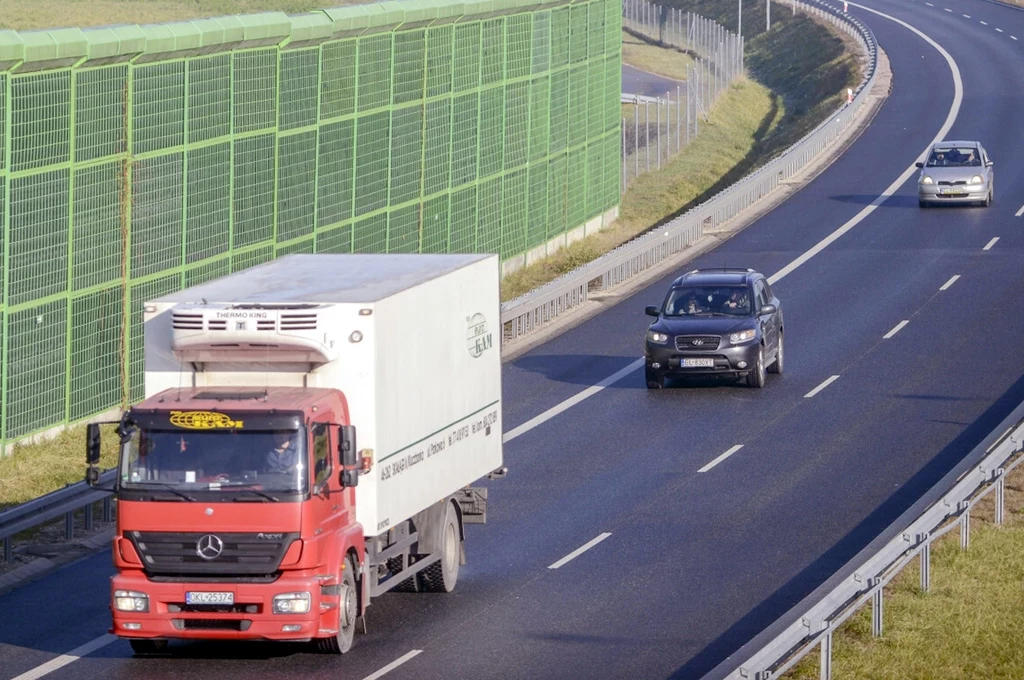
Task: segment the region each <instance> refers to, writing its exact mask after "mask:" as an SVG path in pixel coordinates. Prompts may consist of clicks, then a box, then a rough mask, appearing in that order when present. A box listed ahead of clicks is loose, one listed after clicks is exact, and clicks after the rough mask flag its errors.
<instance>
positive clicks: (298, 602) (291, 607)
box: [274, 593, 310, 614]
mask: <svg viewBox="0 0 1024 680" xmlns="http://www.w3.org/2000/svg"><path fill="white" fill-rule="evenodd" d="M309 603H310V597H309V593H281V594H280V595H275V596H274V613H275V614H305V613H307V612H308V611H309Z"/></svg>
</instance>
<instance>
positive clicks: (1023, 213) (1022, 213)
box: [1014, 205, 1024, 217]
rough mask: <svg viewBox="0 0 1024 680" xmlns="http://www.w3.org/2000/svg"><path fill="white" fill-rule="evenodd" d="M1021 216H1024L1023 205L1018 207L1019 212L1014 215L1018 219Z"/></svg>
mask: <svg viewBox="0 0 1024 680" xmlns="http://www.w3.org/2000/svg"><path fill="white" fill-rule="evenodd" d="M1021 215H1024V205H1022V206H1021V207H1020V210H1018V211H1017V214H1016V215H1014V217H1020V216H1021Z"/></svg>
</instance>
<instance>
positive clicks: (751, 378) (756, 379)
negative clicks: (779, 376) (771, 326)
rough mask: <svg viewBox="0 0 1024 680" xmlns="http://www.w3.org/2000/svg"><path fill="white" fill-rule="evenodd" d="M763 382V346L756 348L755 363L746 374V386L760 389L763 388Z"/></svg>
mask: <svg viewBox="0 0 1024 680" xmlns="http://www.w3.org/2000/svg"><path fill="white" fill-rule="evenodd" d="M764 381H765V374H764V346H763V345H762V346H760V347H758V348H757V363H756V364H754V368H753V370H751V371H750V373H748V374H747V384H748V385H750V386H751V387H757V388H758V389H760V388H762V387H764Z"/></svg>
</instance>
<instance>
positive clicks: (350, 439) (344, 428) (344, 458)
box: [338, 425, 359, 487]
mask: <svg viewBox="0 0 1024 680" xmlns="http://www.w3.org/2000/svg"><path fill="white" fill-rule="evenodd" d="M338 458H339V459H340V462H341V467H342V468H352V467H355V466H356V465H359V454H358V451H357V450H356V428H355V427H354V426H352V425H339V426H338ZM338 482H339V483H340V484H341V486H342V487H350V486H356V485H358V484H359V471H358V470H346V469H342V471H341V473H340V474H339V475H338Z"/></svg>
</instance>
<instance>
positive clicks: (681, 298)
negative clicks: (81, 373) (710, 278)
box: [664, 286, 750, 316]
mask: <svg viewBox="0 0 1024 680" xmlns="http://www.w3.org/2000/svg"><path fill="white" fill-rule="evenodd" d="M664 315H665V316H718V315H727V316H750V289H749V288H747V287H746V286H681V287H678V288H673V289H672V290H671V291H669V295H668V299H667V300H666V301H665V311H664Z"/></svg>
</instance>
